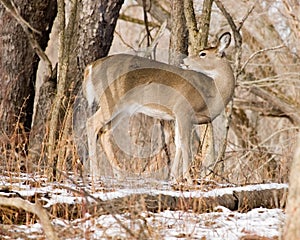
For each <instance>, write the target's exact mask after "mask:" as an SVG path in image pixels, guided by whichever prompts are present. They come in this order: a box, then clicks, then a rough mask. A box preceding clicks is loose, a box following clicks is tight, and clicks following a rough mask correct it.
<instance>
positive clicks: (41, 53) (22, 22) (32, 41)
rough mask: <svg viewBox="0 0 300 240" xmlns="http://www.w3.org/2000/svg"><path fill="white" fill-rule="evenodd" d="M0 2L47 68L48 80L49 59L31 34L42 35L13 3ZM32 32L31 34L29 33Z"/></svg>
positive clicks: (49, 74)
mask: <svg viewBox="0 0 300 240" xmlns="http://www.w3.org/2000/svg"><path fill="white" fill-rule="evenodd" d="M0 2H1V3H2V4H3V5H4V7H5V9H6V11H8V12H9V13H10V14H11V15H12V16H13V17H14V18H15V19H16V20H17V22H18V23H19V24H20V25H21V27H22V29H23V31H24V32H25V33H26V35H27V37H28V40H29V43H30V45H31V47H32V48H33V50H34V51H35V52H36V54H37V55H38V56H39V58H40V59H41V60H43V61H44V62H45V65H46V67H47V76H48V78H50V77H51V75H52V63H51V61H50V59H49V58H48V56H47V54H46V53H45V52H44V51H43V49H42V48H41V46H40V44H39V43H38V41H37V40H36V38H35V36H34V34H33V33H32V32H35V33H37V34H38V35H40V36H42V33H41V32H40V31H38V30H36V29H35V28H33V27H32V26H31V25H30V24H29V23H28V22H27V21H26V20H25V19H24V18H23V17H22V16H21V15H20V13H19V11H18V9H17V7H16V6H15V4H14V3H13V1H11V0H10V1H9V0H0ZM30 30H31V31H32V32H31V31H30Z"/></svg>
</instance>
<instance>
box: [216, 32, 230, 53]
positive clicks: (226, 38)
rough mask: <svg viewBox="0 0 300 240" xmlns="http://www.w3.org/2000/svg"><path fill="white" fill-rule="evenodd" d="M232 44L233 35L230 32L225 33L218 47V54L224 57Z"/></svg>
mask: <svg viewBox="0 0 300 240" xmlns="http://www.w3.org/2000/svg"><path fill="white" fill-rule="evenodd" d="M230 42H231V34H230V33H229V32H225V33H223V34H222V35H221V36H220V38H219V42H218V46H217V48H218V54H219V55H220V56H223V55H224V51H225V49H226V48H228V46H229V45H230Z"/></svg>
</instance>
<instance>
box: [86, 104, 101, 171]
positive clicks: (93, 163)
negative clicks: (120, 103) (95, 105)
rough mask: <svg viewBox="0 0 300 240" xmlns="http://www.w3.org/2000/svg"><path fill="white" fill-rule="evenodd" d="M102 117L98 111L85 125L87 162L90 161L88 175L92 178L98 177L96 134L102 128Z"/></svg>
mask: <svg viewBox="0 0 300 240" xmlns="http://www.w3.org/2000/svg"><path fill="white" fill-rule="evenodd" d="M103 122H104V121H103V115H102V113H101V110H100V109H99V110H98V111H97V112H96V113H95V114H94V115H93V116H91V117H90V118H89V119H88V120H87V123H86V129H87V137H88V148H89V160H90V174H91V175H92V176H94V177H99V176H100V164H99V162H98V159H97V134H98V133H99V131H100V129H101V128H102V126H103Z"/></svg>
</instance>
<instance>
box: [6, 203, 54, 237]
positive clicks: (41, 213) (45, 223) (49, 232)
mask: <svg viewBox="0 0 300 240" xmlns="http://www.w3.org/2000/svg"><path fill="white" fill-rule="evenodd" d="M0 205H3V206H9V207H15V208H22V209H24V210H25V211H27V212H31V213H33V214H35V215H37V216H38V218H39V219H40V222H41V225H42V227H43V229H44V232H45V235H46V238H47V239H49V240H58V239H59V238H58V236H57V234H56V232H55V230H54V228H53V226H52V224H51V222H50V220H49V217H48V214H47V211H46V210H45V209H44V208H42V207H41V206H40V204H38V203H35V204H33V203H30V202H28V201H26V200H23V199H21V198H7V197H0Z"/></svg>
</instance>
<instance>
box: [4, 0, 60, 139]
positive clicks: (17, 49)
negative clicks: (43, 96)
mask: <svg viewBox="0 0 300 240" xmlns="http://www.w3.org/2000/svg"><path fill="white" fill-rule="evenodd" d="M14 3H15V5H16V8H17V9H19V11H20V12H19V13H20V15H21V16H22V17H23V19H25V20H26V21H27V22H28V23H29V24H30V26H32V27H33V28H34V29H36V30H38V31H39V32H40V33H41V35H39V34H37V33H34V37H35V38H36V40H37V42H38V43H39V44H40V46H41V48H42V49H45V47H46V45H47V41H48V38H49V32H50V30H51V26H52V24H53V21H54V18H55V15H56V1H52V0H46V1H41V0H39V1H29V0H17V1H14ZM24 27H26V26H24V25H23V28H24ZM23 28H22V26H21V24H20V22H18V21H17V20H16V19H15V18H14V17H13V16H12V15H11V14H10V12H9V11H7V10H5V7H4V5H3V3H2V2H1V1H0V35H1V38H0V51H1V53H0V79H1V80H0V89H1V90H0V91H1V94H0V131H1V132H2V133H4V134H7V135H8V136H11V135H12V134H13V133H14V132H16V130H18V131H19V130H21V129H23V128H24V129H25V131H28V130H30V128H31V119H32V113H33V100H34V94H35V90H34V87H35V79H36V70H37V66H38V61H39V58H38V56H37V54H36V52H35V50H34V49H33V48H32V46H31V45H30V42H29V40H28V36H27V35H26V33H25V32H24V30H23ZM27 30H28V27H27Z"/></svg>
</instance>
